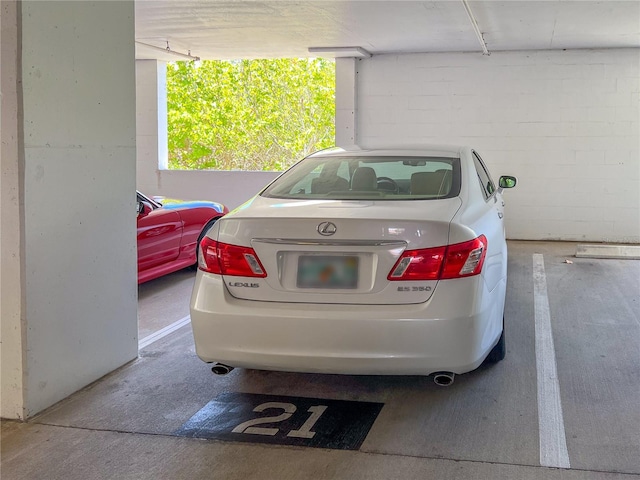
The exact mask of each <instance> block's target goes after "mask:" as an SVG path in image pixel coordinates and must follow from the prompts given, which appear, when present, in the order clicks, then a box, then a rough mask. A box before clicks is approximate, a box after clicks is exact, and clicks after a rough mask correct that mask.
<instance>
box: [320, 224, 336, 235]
mask: <svg viewBox="0 0 640 480" xmlns="http://www.w3.org/2000/svg"><path fill="white" fill-rule="evenodd" d="M317 230H318V233H319V234H320V235H324V236H325V237H328V236H330V235H333V234H334V233H336V232H337V231H338V227H336V224H335V223H332V222H322V223H321V224H320V225H318V229H317Z"/></svg>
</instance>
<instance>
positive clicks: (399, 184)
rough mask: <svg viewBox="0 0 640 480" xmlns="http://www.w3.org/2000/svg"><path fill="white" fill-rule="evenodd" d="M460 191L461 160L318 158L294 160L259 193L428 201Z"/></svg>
mask: <svg viewBox="0 0 640 480" xmlns="http://www.w3.org/2000/svg"><path fill="white" fill-rule="evenodd" d="M459 193H460V159H458V158H444V157H413V156H384V157H383V156H366V155H363V156H344V157H340V156H326V157H323V156H318V157H309V158H306V159H304V160H302V161H300V162H298V163H297V164H296V165H295V166H294V167H292V168H291V169H289V170H288V171H287V172H285V173H284V174H283V175H281V176H280V177H279V178H277V179H276V180H275V181H274V182H273V183H272V184H271V185H269V186H268V187H267V188H266V189H265V190H264V191H263V192H262V193H261V195H262V196H265V197H272V198H300V199H309V198H325V199H332V200H353V199H383V200H415V199H420V200H426V199H440V198H451V197H455V196H457V195H458V194H459Z"/></svg>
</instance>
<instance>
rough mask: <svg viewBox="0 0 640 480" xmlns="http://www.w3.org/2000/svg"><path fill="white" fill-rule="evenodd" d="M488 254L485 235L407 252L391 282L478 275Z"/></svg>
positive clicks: (391, 274)
mask: <svg viewBox="0 0 640 480" xmlns="http://www.w3.org/2000/svg"><path fill="white" fill-rule="evenodd" d="M486 254H487V238H486V237H485V236H484V235H480V236H479V237H478V238H476V239H474V240H470V241H468V242H463V243H456V244H455V245H448V246H445V247H435V248H421V249H418V250H405V251H404V253H403V254H402V256H401V257H400V258H399V259H398V261H397V262H396V264H395V265H394V266H393V268H392V269H391V272H390V273H389V276H388V277H387V279H388V280H391V281H398V280H403V281H406V280H442V279H450V278H460V277H470V276H472V275H478V274H479V273H480V272H481V271H482V265H483V264H484V258H485V256H486Z"/></svg>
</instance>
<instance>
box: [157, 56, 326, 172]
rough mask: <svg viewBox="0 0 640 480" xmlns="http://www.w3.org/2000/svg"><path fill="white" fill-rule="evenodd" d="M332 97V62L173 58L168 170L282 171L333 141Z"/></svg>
mask: <svg viewBox="0 0 640 480" xmlns="http://www.w3.org/2000/svg"><path fill="white" fill-rule="evenodd" d="M334 99H335V63H334V62H333V61H331V60H325V59H275V60H238V61H217V60H216V61H213V60H208V61H202V62H175V63H170V64H168V66H167V110H168V130H169V131H168V136H169V168H173V169H218V170H283V169H285V168H287V167H289V166H290V165H292V164H293V163H295V162H296V161H297V160H299V159H300V158H302V157H303V156H305V155H307V154H309V153H311V152H313V151H315V150H318V149H321V148H325V147H328V146H331V145H333V144H334V139H335V126H334V125H335V121H334V119H335V101H334Z"/></svg>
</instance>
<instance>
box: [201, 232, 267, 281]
mask: <svg viewBox="0 0 640 480" xmlns="http://www.w3.org/2000/svg"><path fill="white" fill-rule="evenodd" d="M198 268H200V270H204V271H205V272H209V273H217V274H219V275H230V276H235V277H260V278H264V277H266V276H267V272H266V271H265V269H264V267H263V266H262V264H261V263H260V260H258V256H257V255H256V252H255V251H254V250H253V248H251V247H240V246H238V245H230V244H228V243H220V242H216V241H215V240H212V239H210V238H209V237H204V238H203V239H202V241H201V242H200V254H199V255H198Z"/></svg>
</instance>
